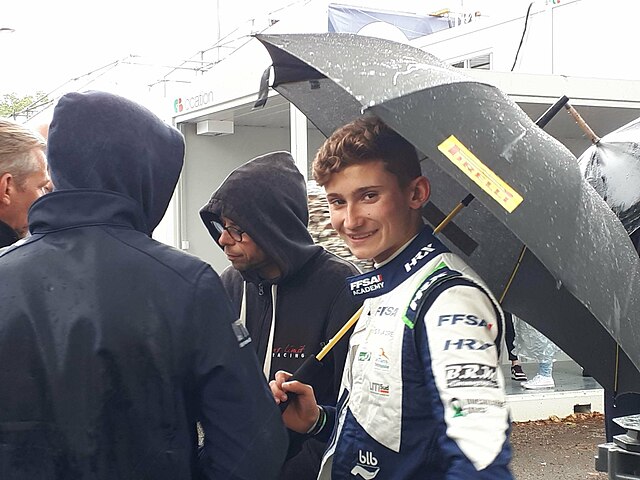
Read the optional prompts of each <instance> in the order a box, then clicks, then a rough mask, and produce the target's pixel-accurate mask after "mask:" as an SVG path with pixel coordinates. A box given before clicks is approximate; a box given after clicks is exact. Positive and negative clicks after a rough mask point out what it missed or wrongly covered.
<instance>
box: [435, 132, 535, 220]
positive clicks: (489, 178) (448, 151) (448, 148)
mask: <svg viewBox="0 0 640 480" xmlns="http://www.w3.org/2000/svg"><path fill="white" fill-rule="evenodd" d="M438 150H440V151H441V152H442V153H443V154H444V156H445V157H447V158H448V159H449V160H450V161H451V163H453V164H454V165H455V166H456V167H458V168H459V169H460V170H461V171H462V172H463V173H464V174H465V175H466V176H467V177H469V178H470V179H471V180H472V181H473V182H474V183H475V184H476V185H478V186H479V187H480V188H481V189H482V190H484V191H485V192H486V193H487V194H488V195H489V196H491V198H493V199H494V200H495V201H496V202H498V203H499V204H500V206H502V208H504V209H505V210H506V211H507V212H509V213H511V212H513V211H514V210H515V209H516V208H517V207H518V205H520V204H521V203H522V200H523V198H522V197H521V196H520V194H519V193H518V192H516V191H515V190H514V189H513V188H511V186H509V185H508V184H507V183H506V182H505V181H504V180H502V178H500V177H499V176H498V175H497V174H496V173H495V172H493V171H492V170H491V169H490V168H489V167H487V166H486V165H485V164H484V163H482V162H481V161H480V159H479V158H478V157H476V156H475V155H474V154H473V153H471V151H470V150H469V149H468V148H467V147H465V146H464V145H463V144H462V142H461V141H460V140H458V139H457V138H456V137H455V136H454V135H451V136H450V137H449V138H447V139H446V140H445V141H444V142H442V143H441V144H440V145H438Z"/></svg>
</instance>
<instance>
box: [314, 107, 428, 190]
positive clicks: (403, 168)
mask: <svg viewBox="0 0 640 480" xmlns="http://www.w3.org/2000/svg"><path fill="white" fill-rule="evenodd" d="M375 160H382V162H383V164H384V166H385V168H386V170H387V171H388V172H389V173H392V174H393V175H395V176H396V177H397V178H398V182H399V184H400V186H401V187H405V186H406V185H407V184H408V183H409V182H410V181H411V180H413V179H415V178H417V177H419V176H420V175H422V172H421V170H420V161H419V160H418V154H417V152H416V149H415V148H414V146H413V145H411V144H410V143H409V142H408V141H407V140H405V139H404V138H403V137H402V136H401V135H399V134H398V133H397V132H395V131H394V130H392V129H391V128H389V127H388V126H387V125H386V124H384V123H383V122H382V121H381V120H380V119H379V118H377V117H375V116H373V115H369V116H366V117H361V118H358V119H356V120H354V121H353V122H351V123H348V124H346V125H344V126H343V127H340V128H339V129H337V130H336V131H335V132H333V134H332V135H331V136H330V137H329V138H328V139H327V140H326V141H325V142H324V144H323V145H322V146H321V147H320V150H318V153H317V154H316V157H315V158H314V160H313V177H314V179H315V180H316V182H318V184H319V185H324V184H326V183H327V182H328V181H329V179H330V178H331V175H333V174H334V173H337V172H339V171H341V170H342V169H344V168H346V167H348V166H349V165H354V164H359V163H363V162H370V161H375Z"/></svg>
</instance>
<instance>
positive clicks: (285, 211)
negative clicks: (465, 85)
mask: <svg viewBox="0 0 640 480" xmlns="http://www.w3.org/2000/svg"><path fill="white" fill-rule="evenodd" d="M200 217H201V218H202V221H203V222H204V224H205V226H206V227H207V230H208V231H209V233H210V234H211V236H212V237H213V239H214V240H215V242H216V244H218V239H219V238H220V233H218V231H217V230H216V228H215V227H214V226H213V225H212V223H211V222H212V221H216V222H219V223H224V222H223V221H222V217H226V218H228V219H230V220H233V222H235V223H236V224H237V225H238V226H239V227H240V228H241V229H242V230H244V231H246V232H247V233H248V234H249V235H250V236H251V238H252V239H253V241H254V242H255V243H256V244H257V245H258V246H259V247H260V248H261V249H262V250H263V251H264V252H265V253H266V254H267V255H268V256H269V257H270V258H271V259H273V260H274V261H275V262H276V264H277V265H278V267H279V268H280V271H281V272H282V273H281V275H280V277H279V278H278V280H277V282H282V281H283V280H284V279H285V278H287V277H290V276H292V275H293V274H295V272H297V271H298V270H299V269H300V268H301V267H302V266H303V265H304V264H305V263H306V262H307V261H308V260H309V259H310V258H311V257H312V256H313V255H314V254H315V253H317V252H318V251H319V250H320V249H321V247H319V246H317V245H315V244H314V243H313V239H312V238H311V235H310V234H309V231H308V230H307V225H308V223H309V209H308V206H307V187H306V184H305V181H304V177H303V176H302V174H301V173H300V171H299V170H298V168H297V167H296V165H295V162H294V161H293V158H292V157H291V155H290V154H289V153H288V152H274V153H268V154H266V155H262V156H260V157H256V158H254V159H252V160H250V161H248V162H247V163H245V164H244V165H241V166H240V167H238V168H237V169H236V170H234V171H233V172H231V174H229V176H228V177H227V178H226V179H225V180H224V181H223V182H222V184H221V185H220V186H219V187H218V189H217V190H216V191H215V192H213V195H212V196H211V200H209V202H208V203H207V204H206V205H205V206H204V207H202V209H201V210H200ZM219 245H220V244H218V246H219ZM242 275H243V277H244V278H245V279H246V280H248V281H252V282H254V283H258V282H259V281H262V279H260V278H259V277H258V275H257V272H255V271H245V272H242Z"/></svg>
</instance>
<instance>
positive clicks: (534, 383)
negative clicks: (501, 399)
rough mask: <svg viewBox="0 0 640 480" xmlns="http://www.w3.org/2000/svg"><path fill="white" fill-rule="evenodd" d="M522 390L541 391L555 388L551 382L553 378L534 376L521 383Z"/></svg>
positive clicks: (554, 384) (554, 383)
mask: <svg viewBox="0 0 640 480" xmlns="http://www.w3.org/2000/svg"><path fill="white" fill-rule="evenodd" d="M520 385H522V388H527V389H529V390H541V389H543V388H555V386H556V382H554V381H553V377H544V376H542V375H536V376H535V377H533V378H532V379H531V380H529V381H527V382H522V383H521V384H520Z"/></svg>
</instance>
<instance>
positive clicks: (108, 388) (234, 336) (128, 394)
mask: <svg viewBox="0 0 640 480" xmlns="http://www.w3.org/2000/svg"><path fill="white" fill-rule="evenodd" d="M183 153H184V142H183V139H182V136H181V135H180V133H179V132H178V131H177V130H175V129H173V128H171V127H168V126H166V125H165V124H163V123H162V122H161V121H160V120H159V119H158V118H157V117H155V116H154V115H153V114H152V113H151V112H149V111H148V110H146V109H144V108H142V107H140V106H139V105H136V104H134V103H133V102H130V101H128V100H125V99H123V98H121V97H117V96H115V95H111V94H105V93H101V92H91V93H87V94H77V93H73V94H67V95H65V96H64V97H62V99H61V100H60V101H59V103H58V105H57V106H56V109H55V112H54V116H53V122H52V123H51V128H50V133H49V150H48V157H49V164H50V166H51V171H52V177H53V180H54V182H55V185H56V188H57V190H56V191H55V192H53V193H50V194H48V195H45V196H44V197H42V198H40V199H39V200H37V201H36V202H35V203H34V204H33V206H32V208H31V210H30V213H29V226H30V230H31V233H32V236H31V237H29V238H28V239H27V240H26V241H25V242H24V243H23V244H21V245H19V246H17V247H12V248H10V249H9V250H8V251H6V252H4V254H3V255H2V256H0V308H1V309H2V313H1V315H0V385H2V388H0V472H2V473H1V475H0V478H2V479H3V480H27V479H29V480H33V479H47V480H84V479H87V480H88V479H91V480H120V479H122V480H125V479H126V480H163V479H166V480H183V479H184V480H188V479H196V478H207V479H218V478H220V479H222V478H224V479H227V478H233V479H246V480H249V479H251V480H253V479H256V478H275V477H276V475H277V472H278V471H279V469H280V466H281V464H282V460H283V458H284V455H285V452H286V441H287V439H286V433H285V430H284V428H283V426H282V423H281V420H280V416H279V412H278V410H277V408H276V407H275V405H274V402H273V399H272V398H271V395H270V393H269V392H268V390H267V388H266V387H265V385H264V378H263V377H262V374H261V372H260V369H259V366H258V363H257V360H256V356H255V353H254V352H253V350H252V348H251V347H250V346H244V345H245V343H246V336H245V335H243V329H242V328H239V326H237V325H235V324H233V321H234V320H235V318H236V317H235V315H234V314H233V313H232V310H231V306H230V304H229V301H228V299H227V296H226V295H225V293H224V290H223V287H222V285H221V284H220V281H219V278H218V276H217V275H216V274H215V272H214V271H213V270H212V269H211V268H210V267H209V266H208V265H207V264H205V263H203V262H202V261H200V260H198V259H196V258H195V257H193V256H190V255H188V254H185V253H183V252H180V251H178V250H176V249H173V248H171V247H168V246H166V245H163V244H161V243H159V242H156V241H155V240H152V239H151V238H150V237H149V235H150V234H151V232H152V230H153V229H154V228H155V227H156V225H157V224H158V222H159V221H160V219H161V218H162V216H163V214H164V212H165V210H166V208H167V205H168V203H169V200H170V198H171V195H172V192H173V189H174V187H175V184H176V182H177V179H178V175H179V173H180V170H181V168H182V158H183ZM249 345H250V344H249ZM243 346H244V348H243ZM197 421H200V422H201V424H202V427H203V430H204V432H205V445H204V448H203V450H202V452H201V454H200V458H199V457H198V448H197V432H196V422H197Z"/></svg>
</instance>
